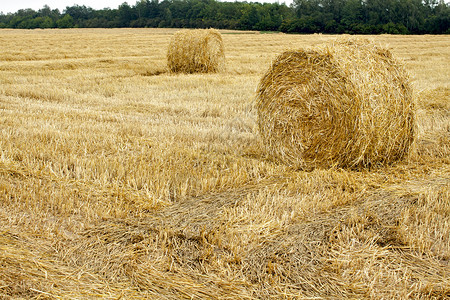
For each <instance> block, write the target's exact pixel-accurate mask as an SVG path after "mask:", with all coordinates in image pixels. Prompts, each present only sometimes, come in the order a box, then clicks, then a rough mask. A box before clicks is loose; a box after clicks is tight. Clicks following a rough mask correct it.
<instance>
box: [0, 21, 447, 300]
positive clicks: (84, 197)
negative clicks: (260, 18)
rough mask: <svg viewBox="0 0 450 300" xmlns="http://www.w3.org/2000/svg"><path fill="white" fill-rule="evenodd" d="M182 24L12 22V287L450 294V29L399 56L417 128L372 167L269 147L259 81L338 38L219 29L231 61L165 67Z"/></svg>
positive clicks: (313, 295)
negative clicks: (189, 69) (40, 25)
mask: <svg viewBox="0 0 450 300" xmlns="http://www.w3.org/2000/svg"><path fill="white" fill-rule="evenodd" d="M174 32H175V31H174V30H169V29H95V30H88V29H73V30H32V31H21V30H0V152H1V157H0V298H5V299H10V298H11V299H16V298H26V299H38V298H39V299H46V298H48V299H55V298H61V299H72V298H73V299H95V298H107V299H119V298H123V299H142V298H149V299H183V298H186V299H272V298H273V299H342V298H352V299H361V298H369V299H406V298H412V299H445V298H448V297H450V263H449V260H450V197H449V194H450V69H449V67H448V66H449V64H450V37H449V36H389V35H381V36H370V37H366V38H369V39H373V40H374V41H375V42H376V43H380V44H381V45H383V46H388V47H389V48H390V49H391V51H392V52H393V53H394V55H395V56H396V57H397V58H399V59H401V60H402V61H404V63H405V65H406V68H407V70H408V71H409V72H410V74H411V78H412V82H413V86H414V89H415V91H416V93H417V121H418V128H419V129H418V131H419V137H418V140H417V143H416V145H415V149H414V151H413V152H412V153H411V155H410V156H409V157H408V158H407V159H406V160H404V161H402V162H399V163H397V164H395V165H392V166H384V167H379V168H374V169H360V170H351V169H314V170H309V171H302V170H295V169H292V168H289V167H288V166H286V165H283V164H280V163H278V162H276V161H273V160H271V158H270V157H267V155H266V153H265V151H264V148H263V147H262V146H261V145H262V143H263V142H264V141H261V140H260V138H259V136H258V128H257V125H256V124H257V119H256V115H257V114H256V111H255V108H254V103H253V101H254V97H255V90H256V87H257V85H258V82H259V80H260V78H261V77H262V75H263V74H264V72H265V71H266V70H267V69H268V68H269V66H270V63H271V61H272V60H273V59H274V58H275V57H276V55H278V54H280V53H281V52H282V51H284V50H287V49H291V48H294V49H295V48H303V47H309V46H313V45H317V44H321V43H324V42H327V41H332V40H334V39H336V38H337V36H327V35H283V34H253V33H250V32H247V33H239V34H237V33H235V32H227V31H222V37H223V40H224V44H225V55H226V70H225V71H223V72H221V73H217V74H190V75H185V74H180V75H176V74H169V73H168V72H167V71H166V52H167V46H168V44H169V41H170V38H171V36H172V35H173V33H174Z"/></svg>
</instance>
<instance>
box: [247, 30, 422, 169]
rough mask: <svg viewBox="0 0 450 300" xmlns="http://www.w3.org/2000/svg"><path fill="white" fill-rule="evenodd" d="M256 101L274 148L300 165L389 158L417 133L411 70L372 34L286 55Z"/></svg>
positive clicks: (404, 151)
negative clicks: (378, 45)
mask: <svg viewBox="0 0 450 300" xmlns="http://www.w3.org/2000/svg"><path fill="white" fill-rule="evenodd" d="M256 107H257V110H258V125H259V130H260V134H261V136H262V139H263V141H264V143H265V146H266V149H267V151H268V154H269V155H270V156H272V157H274V158H275V159H278V160H280V161H282V162H284V163H286V164H288V165H291V166H294V167H298V168H311V167H312V168H314V167H361V166H363V167H366V166H372V165H379V164H389V163H392V162H394V161H397V160H399V159H402V158H403V157H405V156H406V155H407V154H408V153H409V151H410V149H411V146H412V144H413V142H414V140H415V137H416V125H415V106H414V101H413V92H412V88H411V85H410V82H409V77H408V74H407V72H406V71H405V70H404V68H403V66H402V65H401V64H400V63H399V61H397V60H396V59H395V58H393V56H392V54H391V52H390V51H389V50H386V49H383V48H380V47H377V46H376V45H374V44H373V43H371V42H369V41H367V40H358V39H343V40H338V41H336V42H334V43H333V44H332V45H330V46H322V47H318V48H315V49H311V50H299V51H287V52H284V53H282V54H281V55H279V56H278V57H277V59H276V60H275V61H274V62H273V64H272V66H271V68H270V69H269V71H268V72H267V73H266V74H265V75H264V76H263V78H262V79H261V81H260V83H259V86H258V91H257V97H256Z"/></svg>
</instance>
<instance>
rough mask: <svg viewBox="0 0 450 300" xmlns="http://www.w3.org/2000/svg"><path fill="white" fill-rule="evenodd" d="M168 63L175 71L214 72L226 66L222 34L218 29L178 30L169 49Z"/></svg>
mask: <svg viewBox="0 0 450 300" xmlns="http://www.w3.org/2000/svg"><path fill="white" fill-rule="evenodd" d="M167 65H168V67H169V70H170V71H171V72H174V73H197V72H198V73H214V72H219V71H222V70H223V69H224V67H225V50H224V45H223V40H222V35H221V34H220V32H219V31H217V30H216V29H192V30H189V29H184V30H180V31H177V32H176V33H175V34H174V35H173V37H172V39H171V40H170V44H169V49H168V50H167Z"/></svg>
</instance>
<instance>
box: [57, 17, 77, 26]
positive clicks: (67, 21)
mask: <svg viewBox="0 0 450 300" xmlns="http://www.w3.org/2000/svg"><path fill="white" fill-rule="evenodd" d="M56 26H57V27H58V28H73V26H74V22H73V18H72V16H71V15H69V14H65V15H64V16H63V17H62V18H61V19H59V20H58V21H56Z"/></svg>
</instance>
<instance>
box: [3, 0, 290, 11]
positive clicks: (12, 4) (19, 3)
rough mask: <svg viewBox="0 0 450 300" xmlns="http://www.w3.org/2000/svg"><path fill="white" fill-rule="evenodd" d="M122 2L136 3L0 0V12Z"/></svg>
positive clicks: (284, 0) (98, 6)
mask: <svg viewBox="0 0 450 300" xmlns="http://www.w3.org/2000/svg"><path fill="white" fill-rule="evenodd" d="M231 1H234V0H231ZM124 2H127V3H128V4H130V5H134V4H136V0H128V1H126V0H0V12H3V13H5V14H7V13H10V12H16V11H18V10H19V9H25V8H31V9H34V10H38V9H41V8H42V7H43V6H44V5H46V4H47V5H48V6H50V8H51V9H55V8H58V9H59V10H60V11H61V12H62V11H63V10H64V9H65V8H66V7H67V6H73V5H86V6H87V7H92V8H93V9H102V8H106V7H109V8H117V7H118V6H119V5H120V4H122V3H124ZM248 2H273V3H274V2H278V3H286V4H288V5H289V4H290V3H292V0H248Z"/></svg>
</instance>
